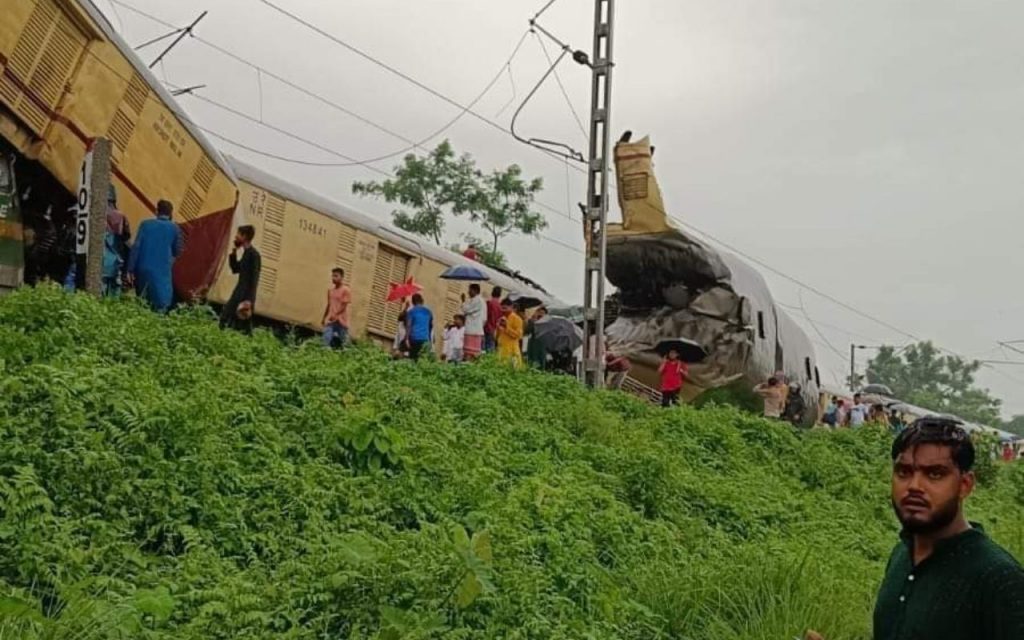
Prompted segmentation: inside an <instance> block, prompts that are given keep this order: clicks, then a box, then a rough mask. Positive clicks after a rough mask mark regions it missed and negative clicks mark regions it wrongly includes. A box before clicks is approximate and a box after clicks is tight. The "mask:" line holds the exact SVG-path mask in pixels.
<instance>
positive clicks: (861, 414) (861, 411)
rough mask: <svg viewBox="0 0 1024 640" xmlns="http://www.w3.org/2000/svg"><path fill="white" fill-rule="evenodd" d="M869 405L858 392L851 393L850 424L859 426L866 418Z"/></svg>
mask: <svg viewBox="0 0 1024 640" xmlns="http://www.w3.org/2000/svg"><path fill="white" fill-rule="evenodd" d="M870 409H871V407H869V406H868V405H867V404H865V403H864V401H863V400H861V397H860V394H859V393H855V394H853V406H852V407H851V408H850V426H851V427H860V426H862V425H863V424H864V421H865V420H867V418H868V411H870Z"/></svg>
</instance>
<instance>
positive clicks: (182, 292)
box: [0, 0, 237, 298]
mask: <svg viewBox="0 0 1024 640" xmlns="http://www.w3.org/2000/svg"><path fill="white" fill-rule="evenodd" d="M0 4H2V6H3V8H2V10H0V156H2V158H0V163H2V164H3V165H4V167H3V169H4V170H3V171H0V173H2V174H4V176H5V177H6V178H5V180H3V182H7V183H11V182H13V183H16V184H17V189H16V191H17V193H19V194H20V197H19V198H18V199H17V201H16V202H14V204H13V205H12V206H10V207H7V208H6V209H5V213H4V215H3V216H2V217H3V219H2V220H0V243H3V244H4V247H5V248H4V251H3V252H2V255H0V285H4V286H12V285H16V284H18V283H20V281H21V280H22V279H23V278H24V279H26V280H29V281H30V282H31V281H33V276H34V275H35V274H32V273H29V274H25V275H24V276H23V274H22V269H23V266H24V265H23V264H22V261H21V256H22V255H23V254H24V248H25V247H24V244H25V242H26V241H27V240H28V241H31V239H32V238H33V236H35V235H36V234H37V232H39V230H40V229H42V228H46V227H48V228H49V229H50V231H48V233H49V232H52V228H53V227H56V228H57V229H58V230H60V229H67V228H73V226H74V225H73V219H72V220H69V217H70V216H69V213H68V211H69V209H70V207H71V206H72V205H73V204H74V202H75V198H74V196H73V195H72V194H73V193H75V192H77V190H78V188H79V184H80V182H81V171H82V163H83V159H84V157H85V155H86V151H87V149H88V148H89V147H90V145H91V142H92V140H93V139H95V138H97V137H106V138H108V139H110V140H111V142H112V146H113V151H112V155H113V157H112V175H111V182H112V184H113V185H114V187H115V188H116V191H117V194H118V208H119V209H121V210H122V211H123V212H124V213H125V214H126V215H127V216H128V218H129V221H130V222H131V223H132V226H133V228H135V227H137V226H138V224H139V223H140V222H141V221H142V220H143V219H145V218H147V217H150V216H152V214H153V211H154V209H155V205H156V202H157V201H158V200H160V199H166V200H169V201H171V202H173V203H174V204H175V208H176V211H175V218H176V220H177V221H178V222H179V223H180V224H181V226H182V230H183V231H184V233H185V236H186V238H187V243H186V248H185V254H184V255H183V256H182V258H181V259H180V260H178V262H177V264H176V266H175V274H174V280H175V286H176V288H177V293H178V295H179V296H180V297H183V298H188V297H192V296H193V295H194V293H195V292H200V291H204V290H206V289H208V288H209V287H210V285H211V284H212V283H213V282H214V280H215V278H216V276H217V272H218V270H219V268H220V256H221V255H223V253H224V251H225V248H226V246H227V243H228V240H229V238H230V229H231V222H232V218H233V216H234V212H235V205H236V195H237V190H236V188H235V179H234V176H233V175H232V173H231V169H230V168H229V167H228V165H227V163H226V162H225V161H224V160H223V158H222V157H221V155H220V154H219V153H218V151H217V150H216V148H214V146H213V145H212V144H210V142H209V141H208V140H207V139H206V138H205V136H204V135H203V134H202V132H200V131H199V130H198V129H197V128H196V127H195V126H193V125H192V123H191V121H190V120H189V118H188V117H187V115H186V114H185V113H184V111H182V110H181V109H180V107H179V106H178V105H177V103H176V102H175V100H174V98H173V97H172V96H171V95H170V94H169V93H168V92H167V91H166V90H165V89H164V88H163V86H162V85H161V84H160V82H159V81H158V80H157V79H156V78H155V77H154V76H153V74H152V73H151V72H150V71H149V69H148V68H147V67H146V65H145V64H143V62H142V61H141V60H140V59H139V58H138V56H136V55H135V53H134V52H133V51H132V48H131V47H130V46H129V45H128V44H127V43H126V42H125V41H124V40H123V39H121V37H120V36H119V35H118V34H117V32H116V31H115V30H114V29H113V27H112V26H111V25H110V23H109V22H108V21H107V20H106V18H105V17H104V16H103V14H102V13H101V12H100V11H99V9H97V8H96V6H95V5H94V4H93V3H92V2H91V0H3V1H2V3H0ZM12 167H13V171H12ZM8 186H10V185H8ZM30 255H31V252H30ZM33 266H34V267H35V268H37V269H39V268H43V267H45V265H44V266H43V267H41V266H40V265H33ZM51 271H53V272H55V273H56V272H59V271H60V268H57V267H55V268H53V269H51ZM43 275H52V274H43Z"/></svg>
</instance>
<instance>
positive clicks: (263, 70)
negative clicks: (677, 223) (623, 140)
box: [109, 0, 577, 222]
mask: <svg viewBox="0 0 1024 640" xmlns="http://www.w3.org/2000/svg"><path fill="white" fill-rule="evenodd" d="M109 2H110V3H111V4H115V5H120V6H122V7H124V8H125V9H127V10H128V11H131V12H133V13H135V14H137V15H139V16H142V17H143V18H146V19H148V20H151V21H153V22H155V23H157V24H160V25H163V26H165V27H168V28H174V25H173V23H170V22H168V21H166V20H163V19H162V18H159V17H157V16H154V15H153V14H150V13H147V12H145V11H143V10H141V9H139V8H137V7H134V6H132V5H130V4H127V3H125V2H123V1H122V0H109ZM527 34H528V32H524V34H523V37H522V38H520V41H519V43H518V44H517V45H516V47H515V49H514V50H513V55H511V56H510V57H509V59H508V61H507V62H506V64H505V65H504V66H503V68H502V70H501V71H504V70H505V69H508V71H509V73H510V74H511V63H512V61H513V59H514V58H515V55H516V54H517V53H518V51H519V49H520V48H521V47H522V44H523V41H524V39H525V37H526V36H527ZM193 40H196V41H198V42H199V43H201V44H203V45H204V46H206V47H208V48H210V49H212V50H214V51H217V52H218V53H220V54H222V55H224V56H227V57H228V58H231V59H232V60H235V61H236V62H239V63H241V64H244V65H246V66H248V67H251V68H252V69H255V70H256V71H257V72H258V73H259V74H262V75H264V76H267V77H268V78H273V79H274V80H277V81H278V82H280V83H282V84H284V85H286V86H288V87H291V88H292V89H295V90H296V91H299V92H300V93H302V94H304V95H306V96H308V97H311V98H313V99H315V100H317V101H319V102H321V103H322V104H325V105H327V106H329V107H331V108H333V109H336V110H337V111H339V112H341V113H344V114H345V115H347V116H349V117H351V118H354V119H356V120H358V121H360V122H362V123H364V124H366V125H368V126H370V127H372V128H374V129H376V130H378V131H380V132H382V133H385V134H387V135H390V136H392V137H394V138H396V139H398V140H401V141H403V142H405V143H407V144H409V145H412V146H413V147H415V148H420V149H424V150H427V149H425V148H424V147H423V146H422V145H421V146H418V147H416V145H417V143H416V141H415V140H413V139H411V138H409V137H407V136H404V135H402V134H400V133H397V132H395V131H394V130H392V129H389V128H388V127H386V126H384V125H382V124H380V123H378V122H375V121H373V120H371V119H369V118H367V117H365V116H362V115H361V114H359V113H356V112H355V111H352V110H350V109H348V108H346V107H345V106H343V105H341V104H338V103H337V102H335V101H333V100H331V99H330V98H327V97H325V96H323V95H321V94H319V93H317V92H315V91H313V90H311V89H308V88H306V87H304V86H302V85H299V84H297V83H295V82H293V81H291V80H289V79H287V78H285V77H283V76H281V75H279V74H276V73H274V72H273V71H271V70H270V69H267V68H266V67H263V66H261V65H259V64H257V63H255V62H253V61H251V60H249V59H247V58H244V57H243V56H241V55H239V54H237V53H235V52H233V51H231V50H229V49H225V48H224V47H222V46H220V45H218V44H217V43H215V42H212V41H210V40H207V39H205V38H203V37H201V36H193ZM165 81H166V78H165ZM488 86H493V85H490V84H489V85H488ZM513 88H514V83H513ZM487 89H488V88H487V87H485V91H486V90H487ZM481 93H484V92H481ZM514 99H515V96H514V95H513V100H514ZM510 104H511V101H510ZM462 115H465V114H464V113H463V114H462ZM460 117H461V116H460ZM261 120H262V119H261ZM193 124H194V123H193ZM452 124H454V121H452V122H450V123H449V124H448V125H446V126H448V127H450V126H451V125H452ZM195 126H196V127H198V128H200V129H202V130H203V131H204V132H206V133H208V134H209V135H212V136H214V137H216V138H218V139H220V140H222V141H224V142H227V143H229V144H233V145H235V146H237V147H238V148H240V149H245V150H246V151H249V152H250V153H255V154H257V155H262V156H265V157H267V158H271V159H273V160H278V161H281V162H288V163H291V164H297V165H302V166H309V167H345V166H356V165H358V164H359V163H358V162H351V161H350V162H347V163H338V162H322V163H321V162H315V161H308V160H302V159H298V158H289V157H285V156H282V155H280V154H276V153H273V152H269V151H264V150H260V149H256V148H254V147H252V146H249V145H247V144H244V143H240V142H238V141H236V140H233V139H231V138H228V137H226V136H224V135H223V134H220V133H219V132H214V131H212V130H210V129H207V128H203V127H199V125H195ZM439 134H440V132H435V133H434V134H433V135H434V137H436V136H437V135H439ZM410 150H412V149H410V148H407V149H405V150H402V151H400V152H398V153H396V154H394V155H398V154H399V153H404V152H406V151H410ZM388 155H392V154H388ZM344 158H346V159H348V158H349V157H348V156H344ZM351 160H354V159H351ZM371 160H372V159H371ZM364 162H365V161H364ZM368 168H370V169H371V170H373V171H375V172H378V173H379V172H380V170H379V169H377V168H376V167H368ZM573 168H574V169H576V168H577V167H573ZM534 204H536V205H538V206H540V207H542V208H544V209H546V210H548V211H550V212H551V213H554V214H556V215H559V216H561V217H563V218H566V219H568V220H570V221H572V222H575V221H576V219H575V218H573V216H572V215H571V214H566V213H563V212H562V211H561V210H560V209H558V208H556V207H553V206H551V205H549V204H547V203H545V202H542V201H540V200H535V201H534Z"/></svg>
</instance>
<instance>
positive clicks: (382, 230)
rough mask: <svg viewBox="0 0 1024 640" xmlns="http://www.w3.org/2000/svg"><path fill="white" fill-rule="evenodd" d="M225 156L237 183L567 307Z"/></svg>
mask: <svg viewBox="0 0 1024 640" xmlns="http://www.w3.org/2000/svg"><path fill="white" fill-rule="evenodd" d="M225 157H226V158H227V161H228V163H230V165H231V168H232V169H233V170H234V175H236V176H237V177H238V178H239V179H240V180H244V181H246V182H250V183H252V184H254V185H256V186H258V187H262V188H265V189H267V190H268V191H272V192H274V193H276V194H278V195H280V196H282V197H284V198H287V199H288V200H291V201H293V202H297V203H299V204H301V205H303V206H305V207H309V208H310V209H313V210H314V211H317V212H319V213H322V214H324V215H326V216H329V217H331V218H333V219H335V220H338V221H339V222H344V223H345V224H347V225H350V226H353V227H355V228H357V229H361V230H363V231H366V232H368V233H372V234H374V235H377V236H380V235H383V236H385V237H386V238H387V240H388V242H391V243H392V244H395V245H397V246H399V247H402V248H403V249H406V250H408V251H409V252H411V253H414V254H417V255H422V256H424V257H427V258H430V259H432V260H436V261H437V262H440V263H442V264H446V265H448V266H454V265H460V264H465V265H472V266H474V267H476V268H478V269H480V270H481V271H483V272H484V273H486V274H487V275H488V276H489V277H490V280H489V281H488V282H489V284H491V285H496V286H499V287H501V288H503V289H505V290H506V291H508V292H511V293H519V294H526V293H528V294H530V295H531V296H533V297H536V298H539V299H540V300H542V301H543V302H544V303H545V304H547V305H549V306H553V307H561V306H566V305H565V303H564V302H562V301H561V300H559V299H557V298H555V297H553V296H552V295H551V294H548V293H546V292H544V291H541V290H539V289H537V288H535V287H532V286H530V285H529V284H526V283H524V282H521V281H519V280H516V279H515V278H513V277H510V276H508V275H505V274H504V273H501V272H500V271H498V270H497V269H492V268H490V267H488V266H486V265H484V264H482V263H479V262H475V261H473V260H470V259H469V258H466V257H464V256H461V255H459V254H457V253H455V252H453V251H449V250H448V249H445V248H443V247H439V246H437V245H436V244H433V243H431V242H429V241H420V240H418V239H417V238H415V237H413V236H411V235H409V234H408V233H406V232H405V231H402V230H401V229H397V228H395V227H393V226H391V225H388V224H384V223H382V222H381V221H380V220H377V219H376V218H373V217H371V216H369V215H366V214H364V213H361V212H359V211H356V210H355V209H352V208H351V207H349V206H348V205H345V204H342V203H340V202H338V201H336V200H331V199H330V198H328V197H326V196H324V195H321V194H319V193H316V192H314V191H310V190H309V189H306V188H304V187H300V186H299V185H296V184H295V183H292V182H288V181H287V180H284V179H282V178H279V177H277V176H275V175H273V174H270V173H268V172H267V171H264V170H263V169H260V168H258V167H254V166H253V165H251V164H249V163H247V162H245V161H243V160H239V159H238V158H236V157H235V156H232V155H230V154H226V155H225Z"/></svg>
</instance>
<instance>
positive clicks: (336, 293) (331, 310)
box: [322, 267, 352, 349]
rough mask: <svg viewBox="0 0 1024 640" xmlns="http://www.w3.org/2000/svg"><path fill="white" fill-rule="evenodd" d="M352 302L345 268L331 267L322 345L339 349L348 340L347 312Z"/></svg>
mask: <svg viewBox="0 0 1024 640" xmlns="http://www.w3.org/2000/svg"><path fill="white" fill-rule="evenodd" d="M351 303H352V289H350V288H349V286H348V285H347V284H345V270H344V269H342V268H341V267H335V268H333V269H331V288H330V289H328V290H327V307H326V308H325V309H324V318H323V323H322V324H323V325H324V334H323V339H324V346H325V347H330V348H338V349H341V348H343V347H344V346H345V343H346V342H348V335H349V331H348V328H349V313H348V307H349V304H351Z"/></svg>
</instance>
